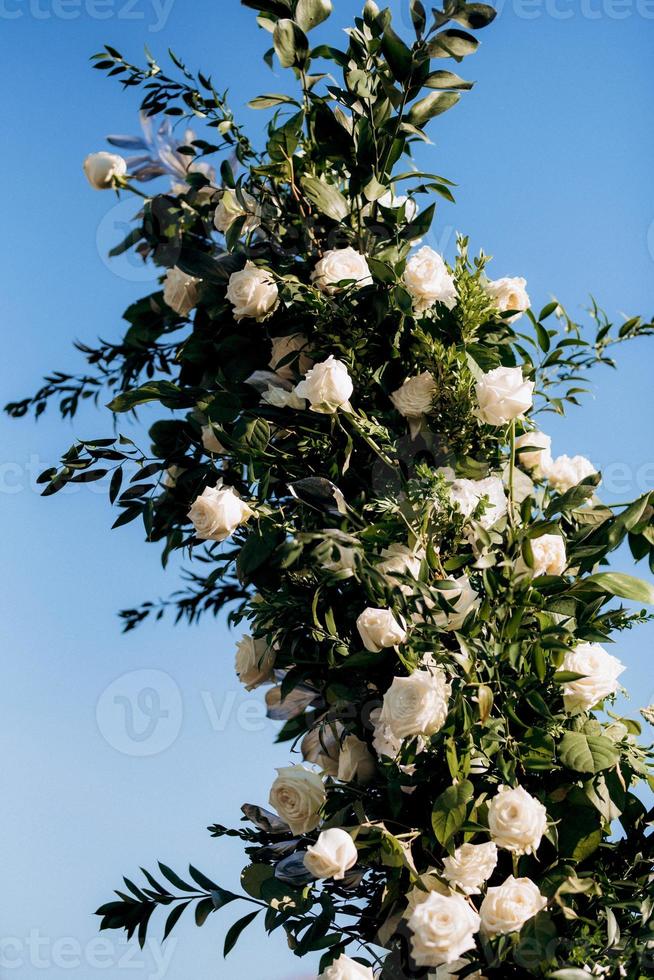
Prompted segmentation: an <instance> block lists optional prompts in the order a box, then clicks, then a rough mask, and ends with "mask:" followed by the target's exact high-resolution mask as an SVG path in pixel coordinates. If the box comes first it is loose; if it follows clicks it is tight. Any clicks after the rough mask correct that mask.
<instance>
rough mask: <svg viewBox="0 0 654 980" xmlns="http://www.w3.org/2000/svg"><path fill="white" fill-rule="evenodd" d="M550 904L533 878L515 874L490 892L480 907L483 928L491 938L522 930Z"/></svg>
mask: <svg viewBox="0 0 654 980" xmlns="http://www.w3.org/2000/svg"><path fill="white" fill-rule="evenodd" d="M546 905H547V899H546V898H545V896H544V895H541V893H540V891H539V890H538V887H537V886H536V885H535V884H534V882H533V881H532V880H531V878H514V877H513V875H511V876H510V877H509V878H507V879H506V881H505V882H504V883H503V884H501V885H498V886H497V887H496V888H489V889H488V891H487V892H486V896H485V898H484V901H483V902H482V903H481V909H480V910H479V911H480V914H481V927H482V930H483V932H484V933H485V934H486V935H487V936H489V937H490V938H492V937H493V936H503V935H506V934H507V933H510V932H518V931H519V930H520V929H522V927H523V925H524V924H525V922H528V921H529V919H533V917H534V916H535V915H538V913H539V912H540V911H541V910H542V909H544V908H545V906H546Z"/></svg>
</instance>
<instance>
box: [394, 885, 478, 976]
mask: <svg viewBox="0 0 654 980" xmlns="http://www.w3.org/2000/svg"><path fill="white" fill-rule="evenodd" d="M480 921H481V920H480V918H479V916H478V915H477V913H476V912H475V910H474V909H473V908H472V906H471V905H469V903H468V902H467V901H466V899H465V898H464V897H463V895H439V894H438V892H432V893H431V894H430V895H429V896H428V897H427V898H426V899H425V901H424V902H420V903H419V904H418V905H417V906H416V908H415V909H414V911H413V912H412V913H411V916H410V918H409V921H408V926H409V929H410V930H411V932H412V933H413V935H412V937H411V953H412V956H413V959H414V960H415V962H416V964H417V965H418V966H441V965H442V964H443V963H453V962H454V961H455V960H458V959H459V958H460V957H461V956H462V954H463V953H467V952H468V950H470V949H474V947H475V936H476V934H477V933H478V932H479V926H480Z"/></svg>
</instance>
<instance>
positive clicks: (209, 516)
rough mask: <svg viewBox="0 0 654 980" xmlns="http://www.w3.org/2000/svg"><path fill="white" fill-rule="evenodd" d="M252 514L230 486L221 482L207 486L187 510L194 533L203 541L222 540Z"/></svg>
mask: <svg viewBox="0 0 654 980" xmlns="http://www.w3.org/2000/svg"><path fill="white" fill-rule="evenodd" d="M253 514H254V511H253V510H252V509H251V508H250V507H248V505H247V504H246V503H245V502H244V501H243V500H241V498H240V497H239V495H238V494H237V493H236V491H235V490H234V489H233V488H232V487H224V486H223V485H222V482H219V483H218V484H216V486H215V487H207V488H206V490H204V492H203V493H202V494H201V495H200V496H199V497H198V498H197V499H196V500H195V502H194V503H193V506H192V507H191V509H190V511H189V512H188V516H189V518H190V520H191V521H192V522H193V524H194V525H195V533H196V534H197V536H198V537H199V538H203V539H204V540H205V541H224V540H225V539H226V538H228V537H229V536H230V535H231V534H233V533H234V531H235V530H236V529H237V527H239V526H240V525H241V524H245V523H246V521H249V519H250V518H251V517H252V515H253Z"/></svg>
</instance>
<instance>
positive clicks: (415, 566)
mask: <svg viewBox="0 0 654 980" xmlns="http://www.w3.org/2000/svg"><path fill="white" fill-rule="evenodd" d="M381 557H382V561H380V562H378V563H377V568H378V569H379V571H380V572H382V573H383V574H384V575H411V576H412V577H413V578H420V569H421V567H422V561H423V558H424V557H425V553H424V551H422V550H419V551H417V552H416V551H413V550H412V549H411V548H409V547H407V545H405V544H391V545H389V546H388V548H384V550H383V551H382V553H381Z"/></svg>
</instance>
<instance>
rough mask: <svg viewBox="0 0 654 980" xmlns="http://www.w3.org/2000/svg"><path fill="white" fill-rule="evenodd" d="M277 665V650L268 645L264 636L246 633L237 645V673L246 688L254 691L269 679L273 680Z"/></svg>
mask: <svg viewBox="0 0 654 980" xmlns="http://www.w3.org/2000/svg"><path fill="white" fill-rule="evenodd" d="M274 666H275V651H274V650H273V649H271V647H269V646H268V644H267V643H266V641H265V639H264V638H263V637H257V639H256V640H255V639H254V637H253V636H250V635H249V633H246V635H245V636H243V637H242V638H241V639H240V640H239V642H238V644H237V647H236V662H235V667H236V673H237V674H238V678H239V680H240V682H241V684H244V685H245V688H246V690H248V691H254V689H255V688H256V687H260V686H261V685H262V684H265V683H266V682H267V681H269V680H272V673H273V668H274Z"/></svg>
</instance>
